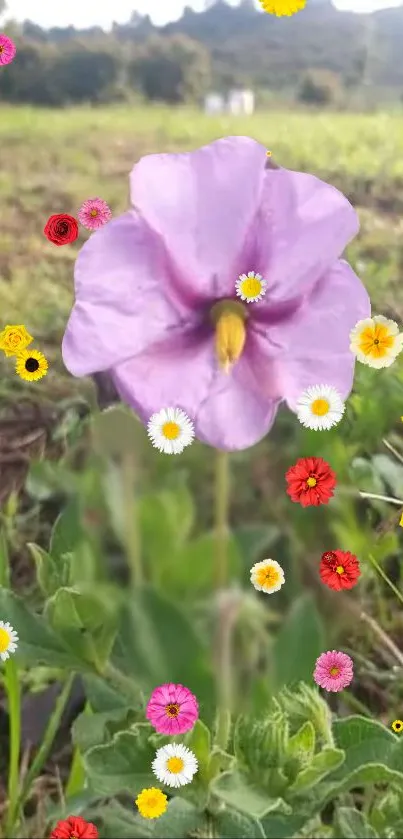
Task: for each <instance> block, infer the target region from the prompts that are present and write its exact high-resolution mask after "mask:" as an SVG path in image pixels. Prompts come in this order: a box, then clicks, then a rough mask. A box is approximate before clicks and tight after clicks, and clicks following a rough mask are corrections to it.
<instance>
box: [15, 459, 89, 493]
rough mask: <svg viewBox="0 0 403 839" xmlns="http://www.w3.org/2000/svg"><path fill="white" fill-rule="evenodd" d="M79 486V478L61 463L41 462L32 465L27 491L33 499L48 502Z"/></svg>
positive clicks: (26, 486) (27, 481) (26, 485)
mask: <svg viewBox="0 0 403 839" xmlns="http://www.w3.org/2000/svg"><path fill="white" fill-rule="evenodd" d="M76 486H77V476H76V474H75V473H74V472H72V471H71V470H69V469H66V468H65V467H64V466H62V465H61V464H60V463H55V462H54V461H51V460H41V461H38V462H36V463H34V462H33V463H31V466H30V469H29V472H28V476H27V480H26V484H25V489H26V491H27V493H28V495H30V496H31V498H35V499H36V500H37V501H47V500H48V499H49V498H52V497H53V496H55V495H65V494H66V493H68V492H73V491H74V490H75V489H76Z"/></svg>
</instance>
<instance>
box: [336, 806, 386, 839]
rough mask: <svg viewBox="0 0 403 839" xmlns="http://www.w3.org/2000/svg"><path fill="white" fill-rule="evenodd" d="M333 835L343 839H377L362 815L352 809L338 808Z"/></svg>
mask: <svg viewBox="0 0 403 839" xmlns="http://www.w3.org/2000/svg"><path fill="white" fill-rule="evenodd" d="M338 831H339V832H338ZM334 835H335V836H342V837H343V839H377V836H378V834H377V833H376V832H375V830H374V829H373V827H371V825H370V824H369V822H368V821H367V819H366V818H365V816H364V814H363V813H361V812H360V810H356V809H355V808H354V807H339V809H338V810H337V813H336V818H335V833H334Z"/></svg>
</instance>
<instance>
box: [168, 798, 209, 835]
mask: <svg viewBox="0 0 403 839" xmlns="http://www.w3.org/2000/svg"><path fill="white" fill-rule="evenodd" d="M204 821H205V819H204V816H203V813H202V812H201V811H200V809H197V808H196V807H194V806H193V805H192V804H190V803H189V802H188V801H184V800H183V799H182V798H172V799H171V801H170V802H169V803H168V808H167V810H166V812H165V813H164V814H163V815H162V816H161V817H160V818H159V819H158V824H157V826H156V832H157V834H158V839H187V837H189V836H191V835H192V834H194V833H196V835H197V831H198V830H200V828H202V827H203V825H204ZM200 835H201V836H203V835H204V833H203V832H201V833H200Z"/></svg>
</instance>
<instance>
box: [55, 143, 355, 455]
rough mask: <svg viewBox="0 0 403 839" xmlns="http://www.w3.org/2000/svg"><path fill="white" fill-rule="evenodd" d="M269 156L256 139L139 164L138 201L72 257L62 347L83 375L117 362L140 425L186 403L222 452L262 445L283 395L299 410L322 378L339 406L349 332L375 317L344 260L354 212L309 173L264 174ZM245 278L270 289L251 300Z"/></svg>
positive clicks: (345, 387) (134, 194) (349, 358)
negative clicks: (242, 296)
mask: <svg viewBox="0 0 403 839" xmlns="http://www.w3.org/2000/svg"><path fill="white" fill-rule="evenodd" d="M266 159H267V158H266V149H265V148H264V146H261V145H260V144H259V143H257V142H255V140H252V139H250V138H248V137H227V138H225V139H221V140H217V141H216V142H214V143H211V144H210V145H209V146H204V147H203V148H201V149H199V150H198V151H195V152H191V153H187V154H157V155H148V156H147V157H144V158H142V159H141V160H140V161H139V163H138V164H137V165H136V166H135V167H134V169H133V171H132V173H131V200H132V205H133V208H132V209H131V210H129V211H128V212H127V213H125V214H124V215H122V216H120V217H119V218H116V219H113V220H112V221H110V222H109V223H108V224H107V225H105V227H103V228H102V229H101V230H99V231H97V232H95V233H94V234H93V235H92V236H91V238H90V240H89V241H88V242H86V244H85V245H84V247H83V248H82V250H81V252H80V254H79V256H78V259H77V262H76V270H75V281H76V282H75V285H76V302H75V305H74V308H73V311H72V313H71V316H70V320H69V323H68V326H67V329H66V333H65V336H64V340H63V358H64V362H65V364H66V367H67V368H68V369H69V370H70V372H71V373H73V375H75V376H85V375H88V374H92V373H95V372H98V371H103V370H109V371H110V372H111V374H112V377H113V381H114V384H115V386H116V388H117V390H118V392H119V395H120V396H121V398H122V399H123V400H124V401H125V402H127V403H128V404H129V405H131V406H132V408H133V409H134V411H135V412H136V413H137V414H138V416H139V417H140V419H141V420H142V422H144V423H147V422H148V420H149V419H150V417H151V415H152V414H153V413H155V412H157V411H160V410H161V409H162V408H166V407H167V406H174V407H177V408H180V409H182V410H183V411H185V413H186V414H187V415H188V417H189V418H190V419H191V420H192V421H193V423H194V427H195V433H196V436H197V437H198V438H199V439H200V440H202V441H204V442H206V443H208V444H209V445H211V446H214V447H216V448H218V449H225V450H237V449H245V448H248V447H249V446H252V445H253V444H254V443H257V442H258V441H259V440H260V439H261V438H262V437H264V436H265V434H266V433H267V432H268V431H269V429H270V427H271V426H272V424H273V421H274V418H275V415H276V412H277V408H278V406H279V404H280V402H281V401H282V400H285V401H286V403H287V404H288V406H289V407H290V408H291V410H293V411H295V412H296V411H297V403H298V399H299V397H300V395H301V393H302V392H303V391H304V390H305V389H306V388H308V387H311V386H313V385H315V384H317V383H318V382H322V381H325V382H327V383H328V384H330V385H332V386H333V387H334V388H336V389H337V390H338V392H339V393H340V395H341V397H342V399H345V398H346V397H347V396H348V394H349V393H350V390H351V387H352V382H353V375H354V362H355V359H354V356H353V354H352V353H351V352H350V349H349V343H350V339H349V335H350V332H351V329H352V328H353V327H354V325H355V324H356V323H357V321H358V320H360V319H362V318H366V317H368V316H369V315H370V302H369V297H368V295H367V292H366V291H365V288H364V286H363V285H362V283H361V281H360V280H359V279H358V277H357V276H356V275H355V274H354V272H353V271H352V269H351V268H350V266H349V265H348V264H347V263H346V262H344V261H343V260H340V258H339V257H340V256H341V254H342V252H343V250H344V248H345V246H346V245H347V243H348V242H349V241H350V240H351V239H352V238H353V237H354V236H355V235H356V233H357V231H358V220H357V215H356V213H355V211H354V209H353V207H352V206H351V205H350V204H349V202H348V201H347V199H346V198H345V197H344V196H343V195H342V194H341V193H340V192H339V191H338V190H337V189H335V188H334V187H332V186H329V185H328V184H325V183H323V182H322V181H320V180H319V179H318V178H316V177H314V176H312V175H307V174H302V173H300V172H292V171H288V170H286V169H275V170H273V169H265V163H266ZM251 272H254V274H253V276H254V277H257V275H259V276H260V277H261V278H263V281H264V283H265V285H266V289H265V294H264V296H263V297H262V298H261V299H255V302H253V303H248V302H241V301H240V300H239V296H237V290H236V283H237V280H238V279H239V278H240V277H241V276H242V275H243V274H244V275H246V277H248V276H249V277H250V276H252V274H251ZM253 293H255V291H253Z"/></svg>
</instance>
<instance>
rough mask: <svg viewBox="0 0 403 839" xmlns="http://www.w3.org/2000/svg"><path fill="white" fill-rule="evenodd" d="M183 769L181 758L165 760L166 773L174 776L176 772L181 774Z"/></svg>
mask: <svg viewBox="0 0 403 839" xmlns="http://www.w3.org/2000/svg"><path fill="white" fill-rule="evenodd" d="M183 767H184V763H183V760H182V758H181V757H170V758H168V760H167V769H168V772H172V773H173V774H174V775H177V774H178V772H182V769H183Z"/></svg>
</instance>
